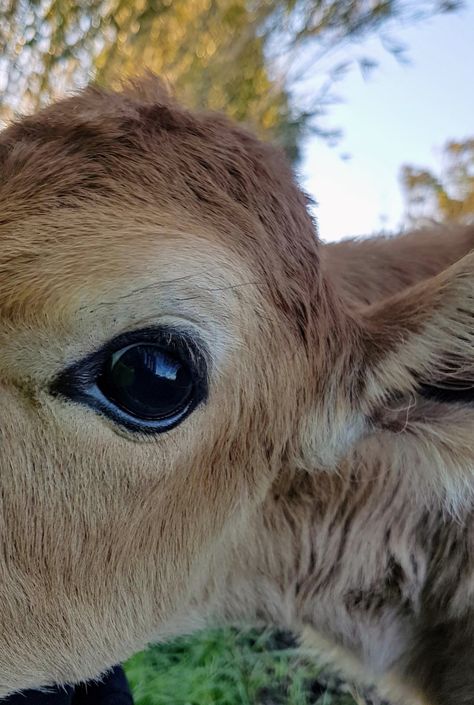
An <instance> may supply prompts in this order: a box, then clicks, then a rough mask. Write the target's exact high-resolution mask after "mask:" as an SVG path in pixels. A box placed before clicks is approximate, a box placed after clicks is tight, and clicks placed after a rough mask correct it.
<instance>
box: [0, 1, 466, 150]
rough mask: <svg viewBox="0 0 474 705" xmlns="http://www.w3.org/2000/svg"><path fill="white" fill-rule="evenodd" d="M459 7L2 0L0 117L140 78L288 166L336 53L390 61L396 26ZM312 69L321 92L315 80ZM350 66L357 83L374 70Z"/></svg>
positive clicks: (324, 99)
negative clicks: (285, 155) (282, 151)
mask: <svg viewBox="0 0 474 705" xmlns="http://www.w3.org/2000/svg"><path fill="white" fill-rule="evenodd" d="M461 1H462V0H374V1H373V2H367V0H0V48H1V50H2V51H1V52H0V57H1V58H0V90H1V88H2V84H3V89H4V90H3V91H2V98H1V100H0V111H2V112H3V116H8V115H11V114H12V112H15V111H18V110H19V111H30V110H32V109H34V108H36V107H38V106H39V105H42V104H43V103H44V102H45V101H48V100H50V99H51V98H52V97H55V96H56V95H58V94H63V93H64V92H65V91H66V90H70V89H71V88H72V87H75V86H79V85H83V84H84V83H86V82H87V81H88V80H90V78H91V77H95V79H96V80H97V81H98V83H101V84H107V85H111V84H114V82H115V81H116V80H117V78H118V77H120V78H123V77H124V76H130V75H137V74H139V73H141V72H142V71H143V70H144V69H145V68H149V69H151V70H152V71H155V72H156V73H158V74H161V75H165V76H167V77H168V78H169V80H170V81H171V82H172V83H173V84H174V86H176V89H177V92H178V94H179V95H181V96H182V97H183V98H184V99H185V100H186V101H187V102H188V103H189V104H190V105H192V106H196V107H202V108H211V109H217V110H224V111H225V112H227V113H228V114H229V115H230V116H231V117H233V118H235V119H237V120H239V121H246V122H248V123H250V124H251V125H252V126H253V127H254V128H255V129H257V131H259V132H260V134H261V135H262V136H268V137H272V138H275V139H277V140H279V141H280V142H281V143H282V144H283V145H284V146H285V148H286V149H287V151H288V152H289V154H290V155H291V156H292V157H293V158H296V157H297V155H298V144H299V143H300V141H301V138H302V136H303V135H304V134H305V132H307V131H308V130H309V129H316V130H317V131H318V130H320V127H321V126H320V122H319V121H318V120H317V118H318V117H319V116H320V115H321V112H322V111H324V108H325V105H326V104H327V103H328V101H330V98H329V97H328V96H329V92H328V85H330V84H331V82H332V81H334V80H336V79H337V77H338V76H340V75H341V68H342V69H343V68H345V67H346V66H347V61H346V59H347V55H346V57H345V60H344V61H342V62H341V61H340V57H339V56H338V57H337V58H336V54H337V51H338V50H340V49H341V48H343V47H345V46H346V45H347V44H348V43H351V44H352V45H353V46H354V47H356V46H357V42H359V41H360V40H361V39H363V38H364V37H366V36H368V35H371V34H374V33H379V34H382V35H383V38H384V40H385V43H386V44H387V46H388V48H389V49H390V50H391V51H393V52H394V53H400V51H401V48H400V47H399V46H398V45H397V44H396V42H394V41H393V39H391V37H390V31H391V29H393V26H394V22H395V21H397V20H403V21H404V22H408V21H419V20H421V19H422V18H425V17H427V16H429V15H431V14H433V13H435V12H447V11H452V10H455V9H457V8H458V7H459V6H460V4H461ZM328 54H329V55H334V61H333V62H332V63H331V62H329V64H328V63H327V57H328ZM322 58H324V60H325V62H326V69H327V70H328V72H329V84H328V83H325V82H324V81H323V82H321V80H320V78H318V74H319V76H320V75H321V72H317V71H316V69H315V67H316V66H317V65H318V62H319V61H320V60H321V59H322ZM352 58H354V57H352ZM355 58H357V59H358V61H359V65H360V67H361V70H362V71H363V72H366V71H368V70H369V69H370V68H372V67H373V65H374V64H373V61H372V60H371V59H370V57H365V56H362V57H355ZM303 84H304V86H305V88H304V90H303V89H302V85H303ZM320 131H321V133H322V134H326V133H324V132H323V131H322V130H320Z"/></svg>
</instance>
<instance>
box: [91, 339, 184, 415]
mask: <svg viewBox="0 0 474 705" xmlns="http://www.w3.org/2000/svg"><path fill="white" fill-rule="evenodd" d="M97 386H98V388H99V389H100V391H101V392H102V394H103V395H104V397H105V398H106V399H108V400H109V401H110V402H111V403H112V404H115V405H116V406H117V407H118V408H119V409H121V410H122V411H125V412H126V413H128V414H131V415H132V416H135V417H136V418H138V419H144V420H146V421H162V422H163V423H169V422H171V421H172V420H173V421H174V420H176V418H177V417H180V416H182V415H184V414H185V413H186V411H187V409H188V407H189V405H190V403H191V400H192V396H193V389H194V384H193V377H192V373H191V370H190V369H189V367H188V365H187V364H186V363H185V362H184V361H183V360H180V359H179V358H178V357H176V356H175V355H172V354H171V353H170V352H168V351H167V350H164V349H162V348H161V347H160V346H158V345H153V344H150V343H148V344H144V343H135V344H134V345H128V346H127V347H125V348H122V349H121V350H118V351H117V352H114V353H113V354H112V355H110V357H109V358H108V360H107V361H106V363H105V365H104V368H103V370H102V373H101V375H100V377H99V379H98V380H97Z"/></svg>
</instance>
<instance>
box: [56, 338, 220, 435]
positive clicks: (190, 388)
mask: <svg viewBox="0 0 474 705" xmlns="http://www.w3.org/2000/svg"><path fill="white" fill-rule="evenodd" d="M51 392H52V393H53V394H54V395H60V396H62V397H67V398H68V399H70V400H71V401H75V402H78V403H82V404H86V405H88V406H90V407H92V408H93V409H95V410H96V411H98V412H99V413H101V414H104V415H106V416H108V417H109V418H111V419H112V420H113V421H115V422H116V423H118V424H120V425H122V426H126V427H127V428H128V429H130V430H132V431H142V432H145V433H160V432H163V431H169V430H170V429H171V428H173V427H174V426H177V425H178V424H179V423H181V421H183V420H184V419H185V418H186V417H187V416H188V415H189V414H190V413H191V412H192V411H193V410H194V409H195V407H196V406H197V405H198V404H199V403H200V402H201V401H202V400H203V399H204V397H205V396H206V394H207V376H206V364H205V359H204V356H203V355H202V354H201V352H200V350H199V349H198V347H197V346H196V345H195V344H194V343H193V341H190V340H189V339H188V338H187V337H185V336H183V335H182V334H180V333H176V332H173V331H168V330H166V331H164V330H159V331H157V330H146V331H138V332H135V333H132V334H126V335H124V336H120V337H119V338H117V339H115V340H113V341H111V342H110V343H108V344H107V345H106V346H104V348H102V349H101V350H99V351H98V352H96V353H93V354H92V355H90V356H88V357H87V358H85V359H84V360H82V361H79V362H76V363H74V364H73V365H71V366H70V367H68V368H67V369H66V370H64V372H62V373H61V374H60V375H59V376H58V377H57V378H56V380H54V382H53V384H52V385H51Z"/></svg>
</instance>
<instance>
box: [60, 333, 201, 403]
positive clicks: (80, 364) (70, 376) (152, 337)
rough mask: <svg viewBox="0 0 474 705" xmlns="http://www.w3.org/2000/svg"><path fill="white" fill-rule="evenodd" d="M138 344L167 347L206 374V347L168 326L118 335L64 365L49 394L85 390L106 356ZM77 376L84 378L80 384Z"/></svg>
mask: <svg viewBox="0 0 474 705" xmlns="http://www.w3.org/2000/svg"><path fill="white" fill-rule="evenodd" d="M140 342H142V343H146V342H149V343H155V344H162V345H168V346H170V347H172V348H173V349H175V350H176V352H179V353H181V354H184V355H185V357H186V358H188V359H189V360H193V362H195V363H196V362H199V361H201V362H202V360H203V359H204V361H205V365H206V371H207V370H208V369H209V365H210V356H209V354H208V350H207V347H206V346H205V345H204V343H203V341H202V340H201V339H200V338H198V336H196V335H195V333H194V331H193V334H192V335H191V334H190V332H189V331H186V330H183V329H177V328H172V327H169V326H160V327H156V328H143V329H137V330H133V331H127V332H126V333H121V334H119V335H118V336H116V337H115V338H112V340H110V341H108V342H107V343H105V344H104V345H103V346H102V347H100V348H98V349H96V350H94V351H92V352H91V353H89V354H87V355H85V356H83V357H82V358H80V359H78V360H75V361H73V362H71V363H70V364H68V365H67V366H66V367H64V368H63V369H62V370H61V371H59V372H58V373H57V374H56V375H55V376H54V378H53V379H52V381H51V382H50V384H49V385H48V387H49V391H50V393H52V394H53V395H55V396H56V395H62V396H64V395H65V396H67V395H68V392H69V393H70V394H72V393H73V392H74V390H75V389H76V390H77V389H79V388H80V387H83V386H85V385H86V383H87V382H88V381H89V382H90V380H91V378H92V377H93V375H94V374H98V373H99V372H100V370H101V368H102V365H103V364H104V362H105V361H106V359H107V358H108V356H109V355H112V354H113V353H114V352H117V351H118V350H121V349H122V348H124V347H127V346H128V345H133V344H136V343H140ZM81 376H82V377H83V378H84V379H83V380H82V382H83V383H82V384H81V380H80V377H81ZM86 378H88V379H86Z"/></svg>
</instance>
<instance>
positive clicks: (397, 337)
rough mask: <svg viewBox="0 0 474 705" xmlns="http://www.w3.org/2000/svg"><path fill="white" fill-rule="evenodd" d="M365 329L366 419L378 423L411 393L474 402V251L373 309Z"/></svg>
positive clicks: (364, 313) (366, 316) (363, 322)
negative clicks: (384, 409) (393, 404)
mask: <svg viewBox="0 0 474 705" xmlns="http://www.w3.org/2000/svg"><path fill="white" fill-rule="evenodd" d="M361 326H362V331H363V333H362V346H361V349H362V350H363V355H364V358H365V360H366V364H365V365H364V366H363V367H362V369H363V370H364V372H363V377H364V379H363V383H362V389H361V399H360V400H361V406H362V409H361V410H362V411H363V413H364V415H365V416H366V418H369V419H372V420H373V421H374V422H376V420H377V416H378V412H379V411H380V409H381V407H383V406H384V405H386V404H387V402H389V401H391V400H394V399H397V398H407V397H408V396H409V395H410V394H411V395H413V394H415V395H417V396H419V397H422V398H431V399H435V400H437V401H440V402H443V403H448V404H469V405H472V404H474V252H473V253H471V254H469V255H467V256H466V257H464V258H463V259H461V260H459V262H457V263H456V264H455V265H453V266H451V267H449V268H448V269H446V270H445V271H444V272H442V273H441V274H439V275H437V276H436V277H433V278H431V279H428V280H426V281H425V282H423V283H421V284H418V285H416V286H414V287H411V288H409V289H408V290H406V291H405V292H403V293H402V294H398V295H397V296H394V297H391V298H390V299H387V300H385V301H383V302H382V303H379V304H377V305H373V306H370V307H368V308H367V309H365V310H364V311H362V312H361ZM359 388H361V387H359Z"/></svg>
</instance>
